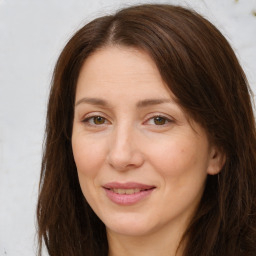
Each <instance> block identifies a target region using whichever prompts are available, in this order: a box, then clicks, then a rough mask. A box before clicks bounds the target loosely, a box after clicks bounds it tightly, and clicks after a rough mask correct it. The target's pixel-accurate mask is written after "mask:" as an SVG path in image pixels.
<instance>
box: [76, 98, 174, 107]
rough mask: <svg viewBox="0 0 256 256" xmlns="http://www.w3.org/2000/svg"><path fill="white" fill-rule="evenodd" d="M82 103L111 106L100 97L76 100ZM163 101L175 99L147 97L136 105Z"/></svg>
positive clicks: (169, 101)
mask: <svg viewBox="0 0 256 256" xmlns="http://www.w3.org/2000/svg"><path fill="white" fill-rule="evenodd" d="M81 103H87V104H91V105H97V106H103V107H107V106H109V104H108V102H107V101H105V100H103V99H100V98H82V99H80V100H79V101H77V102H76V104H75V106H77V105H80V104H81ZM163 103H173V100H171V99H165V98H163V99H161V98H160V99H145V100H141V101H139V102H137V104H136V107H137V108H143V107H147V106H152V105H159V104H163Z"/></svg>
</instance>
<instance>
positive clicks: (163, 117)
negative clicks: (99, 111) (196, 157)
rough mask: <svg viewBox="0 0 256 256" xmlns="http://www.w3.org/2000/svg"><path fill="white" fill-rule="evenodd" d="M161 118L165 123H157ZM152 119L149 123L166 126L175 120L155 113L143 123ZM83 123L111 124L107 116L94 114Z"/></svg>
mask: <svg viewBox="0 0 256 256" xmlns="http://www.w3.org/2000/svg"><path fill="white" fill-rule="evenodd" d="M96 118H99V119H100V120H98V121H103V123H100V124H96V123H95V120H96ZM157 118H158V119H160V120H158V121H164V123H161V124H156V123H155V122H156V119H157ZM150 120H153V122H154V123H151V124H149V125H152V126H166V125H167V124H168V123H172V122H173V120H172V119H170V118H168V117H166V116H163V115H154V116H152V117H150V118H148V119H147V120H146V121H145V122H144V123H143V124H146V123H149V121H150ZM90 121H92V122H93V123H91V122H90ZM82 122H83V123H85V124H87V125H90V126H103V125H106V124H109V123H110V122H109V121H108V120H107V118H105V117H103V116H101V115H93V116H89V117H86V118H85V119H83V120H82Z"/></svg>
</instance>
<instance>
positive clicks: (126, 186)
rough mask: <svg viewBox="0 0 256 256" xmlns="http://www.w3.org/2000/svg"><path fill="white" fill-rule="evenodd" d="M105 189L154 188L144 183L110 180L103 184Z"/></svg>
mask: <svg viewBox="0 0 256 256" xmlns="http://www.w3.org/2000/svg"><path fill="white" fill-rule="evenodd" d="M103 187H104V188H106V189H118V188H119V189H136V188H137V189H141V190H145V189H152V188H155V186H153V185H146V184H142V183H137V182H126V183H119V182H110V183H106V184H104V185H103Z"/></svg>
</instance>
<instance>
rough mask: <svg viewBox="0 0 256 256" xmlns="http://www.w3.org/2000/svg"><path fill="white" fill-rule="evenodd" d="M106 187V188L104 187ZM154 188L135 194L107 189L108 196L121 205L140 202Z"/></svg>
mask: <svg viewBox="0 0 256 256" xmlns="http://www.w3.org/2000/svg"><path fill="white" fill-rule="evenodd" d="M104 189H105V188H104ZM153 190H154V189H153V188H152V189H148V190H143V191H140V192H138V193H135V194H130V195H128V194H117V193H115V192H114V191H112V190H109V189H105V191H106V194H107V197H108V198H109V199H110V200H111V201H112V202H114V203H116V204H119V205H133V204H136V203H138V202H139V201H141V200H143V199H145V198H146V197H148V196H149V195H150V194H151V193H152V192H153Z"/></svg>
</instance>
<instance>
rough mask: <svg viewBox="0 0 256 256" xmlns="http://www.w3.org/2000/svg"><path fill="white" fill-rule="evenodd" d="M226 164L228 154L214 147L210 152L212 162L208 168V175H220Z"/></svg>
mask: <svg viewBox="0 0 256 256" xmlns="http://www.w3.org/2000/svg"><path fill="white" fill-rule="evenodd" d="M225 162H226V154H225V153H224V152H223V150H220V149H219V148H217V147H215V146H212V148H211V151H210V161H209V165H208V168H207V173H208V174H209V175H216V174H218V173H219V172H220V171H221V169H222V167H223V166H224V164H225Z"/></svg>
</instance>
